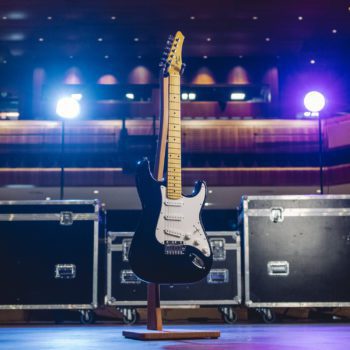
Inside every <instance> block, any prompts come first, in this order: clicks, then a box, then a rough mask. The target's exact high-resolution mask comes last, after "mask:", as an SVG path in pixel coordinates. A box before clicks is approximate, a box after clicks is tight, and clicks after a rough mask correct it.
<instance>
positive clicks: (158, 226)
mask: <svg viewBox="0 0 350 350" xmlns="http://www.w3.org/2000/svg"><path fill="white" fill-rule="evenodd" d="M183 40H184V36H183V35H182V33H181V32H177V33H176V36H175V38H172V37H171V38H170V40H168V42H167V44H168V46H167V49H166V52H165V53H164V55H165V57H164V59H163V62H162V63H161V69H162V70H161V74H163V76H164V77H167V79H166V81H167V82H168V83H167V84H168V86H167V89H168V93H167V94H166V95H165V97H163V99H166V101H163V106H165V107H166V109H167V110H166V111H165V112H166V113H167V115H168V130H167V147H168V153H167V176H166V180H163V181H157V180H155V179H154V177H153V176H152V174H151V171H150V164H149V161H148V160H147V159H144V160H142V161H141V162H139V164H138V168H137V172H136V186H137V190H138V194H139V197H140V200H141V203H142V209H143V211H142V218H141V221H140V223H139V226H138V228H137V230H136V232H135V235H134V237H133V240H132V243H131V246H130V251H129V262H130V265H131V268H132V270H133V271H134V273H135V274H136V275H137V276H138V277H139V278H141V279H142V280H145V281H147V282H152V283H158V284H162V283H165V284H173V283H191V282H196V281H199V280H201V279H202V278H204V277H205V276H206V275H207V274H208V272H209V270H210V268H211V266H212V262H213V257H212V251H211V247H210V244H209V242H208V239H207V236H206V233H205V232H204V229H203V225H202V222H201V218H200V215H201V209H202V207H203V205H204V203H205V197H206V192H207V189H206V185H205V183H204V182H203V181H198V182H197V183H196V184H195V187H194V191H193V194H192V195H191V196H183V195H182V178H181V116H180V112H181V111H180V108H181V102H180V76H181V74H182V71H183V64H182V57H181V52H182V45H183ZM163 96H164V94H163Z"/></svg>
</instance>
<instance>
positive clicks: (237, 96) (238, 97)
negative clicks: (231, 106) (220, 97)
mask: <svg viewBox="0 0 350 350" xmlns="http://www.w3.org/2000/svg"><path fill="white" fill-rule="evenodd" d="M244 99H245V93H244V92H232V94H231V100H233V101H243V100H244Z"/></svg>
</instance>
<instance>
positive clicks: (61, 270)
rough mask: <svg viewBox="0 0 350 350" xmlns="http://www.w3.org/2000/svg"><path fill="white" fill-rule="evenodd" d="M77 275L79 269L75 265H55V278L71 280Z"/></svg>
mask: <svg viewBox="0 0 350 350" xmlns="http://www.w3.org/2000/svg"><path fill="white" fill-rule="evenodd" d="M76 275H77V267H76V266H75V265H74V264H58V265H55V278H56V279H63V280H71V279H73V278H75V276H76Z"/></svg>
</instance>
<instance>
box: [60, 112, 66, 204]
mask: <svg viewBox="0 0 350 350" xmlns="http://www.w3.org/2000/svg"><path fill="white" fill-rule="evenodd" d="M64 134H65V123H64V119H63V118H62V123H61V162H60V163H61V177H60V199H61V200H62V199H64V165H65V164H64V146H65V144H64V143H65V140H64V136H65V135H64Z"/></svg>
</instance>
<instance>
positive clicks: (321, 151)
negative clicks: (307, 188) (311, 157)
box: [318, 114, 323, 194]
mask: <svg viewBox="0 0 350 350" xmlns="http://www.w3.org/2000/svg"><path fill="white" fill-rule="evenodd" d="M318 144H319V148H318V153H319V166H320V194H323V137H322V121H321V114H319V116H318Z"/></svg>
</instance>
